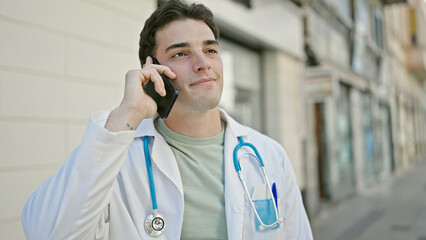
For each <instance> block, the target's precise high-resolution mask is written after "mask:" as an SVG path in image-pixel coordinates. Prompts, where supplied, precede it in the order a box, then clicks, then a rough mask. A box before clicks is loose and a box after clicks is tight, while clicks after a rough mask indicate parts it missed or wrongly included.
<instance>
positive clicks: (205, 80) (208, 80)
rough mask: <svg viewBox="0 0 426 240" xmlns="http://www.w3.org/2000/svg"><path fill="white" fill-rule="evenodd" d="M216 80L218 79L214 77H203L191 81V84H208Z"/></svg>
mask: <svg viewBox="0 0 426 240" xmlns="http://www.w3.org/2000/svg"><path fill="white" fill-rule="evenodd" d="M215 81H216V78H214V77H203V78H200V79H198V80H197V81H195V82H193V83H191V84H190V85H189V86H197V85H207V84H211V83H214V82H215Z"/></svg>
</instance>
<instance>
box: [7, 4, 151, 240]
mask: <svg viewBox="0 0 426 240" xmlns="http://www.w3.org/2000/svg"><path fill="white" fill-rule="evenodd" d="M156 2H157V1H156V0H142V1H141V0H126V1H118V0H103V1H102V0H70V1H66V0H31V1H28V0H0V36H1V37H0V133H1V134H0V191H1V192H2V197H1V198H0V239H25V237H24V233H23V231H22V227H21V222H20V215H21V211H22V208H23V205H24V203H25V201H26V199H27V198H28V197H29V195H30V194H31V193H32V192H33V191H34V190H35V189H36V188H37V187H38V186H39V185H40V184H41V183H42V182H43V181H44V180H45V179H46V178H48V177H49V176H50V175H51V174H53V173H54V172H55V171H56V169H57V168H58V167H59V166H60V164H61V163H62V162H64V161H65V160H66V158H67V156H68V155H69V154H70V152H71V151H72V149H74V148H75V147H76V146H77V144H78V143H79V142H80V139H81V137H82V135H83V132H84V130H85V127H86V123H87V119H88V116H89V114H90V113H91V112H92V111H96V110H100V109H111V108H113V107H115V106H116V105H117V104H119V102H120V100H121V97H122V89H123V79H124V75H125V73H126V71H127V70H128V69H130V68H137V67H139V62H138V58H137V51H138V39H139V32H140V30H141V29H142V27H143V23H144V21H145V19H146V17H147V16H148V15H149V14H150V13H151V12H152V10H153V9H154V8H155V7H156Z"/></svg>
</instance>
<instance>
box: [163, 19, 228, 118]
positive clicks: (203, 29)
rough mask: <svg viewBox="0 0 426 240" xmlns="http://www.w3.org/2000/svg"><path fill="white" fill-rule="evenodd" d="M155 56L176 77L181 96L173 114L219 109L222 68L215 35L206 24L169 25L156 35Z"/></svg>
mask: <svg viewBox="0 0 426 240" xmlns="http://www.w3.org/2000/svg"><path fill="white" fill-rule="evenodd" d="M156 41H157V49H156V52H155V57H156V58H157V59H158V61H159V62H160V63H161V64H162V65H166V66H168V67H169V68H170V69H171V70H172V71H173V72H174V73H175V74H176V76H177V77H176V78H175V79H173V80H172V81H173V83H174V84H175V86H176V87H177V89H178V90H179V97H178V99H177V101H176V104H175V106H174V107H173V110H172V112H173V111H184V112H185V111H199V112H203V111H207V110H210V109H213V108H215V107H217V106H218V104H219V100H220V97H221V94H222V86H223V80H222V76H223V66H222V60H221V58H220V56H219V48H218V47H219V46H218V44H217V42H216V40H215V37H214V35H213V32H212V31H211V29H210V28H209V27H208V26H207V24H205V23H204V22H203V21H199V20H193V19H186V20H178V21H173V22H171V23H169V24H167V25H166V26H165V27H164V28H163V29H161V30H159V31H158V32H157V34H156Z"/></svg>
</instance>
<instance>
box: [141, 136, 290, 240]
mask: <svg viewBox="0 0 426 240" xmlns="http://www.w3.org/2000/svg"><path fill="white" fill-rule="evenodd" d="M238 141H239V143H238V145H237V146H236V147H235V148H234V152H233V160H234V166H235V170H236V171H237V173H238V177H239V179H240V180H241V183H242V185H243V187H244V190H245V192H246V195H247V197H248V198H249V200H250V203H251V207H252V209H253V212H254V214H255V215H256V218H257V220H258V221H259V223H260V225H259V230H260V231H263V230H266V229H271V228H274V227H276V226H277V225H278V224H280V223H282V222H283V218H279V216H278V208H277V202H276V199H275V197H272V201H273V206H274V210H275V219H276V221H275V222H274V223H272V224H269V225H268V224H265V223H264V222H263V221H262V219H261V218H260V216H259V214H258V212H257V210H256V207H255V206H254V203H253V200H252V198H251V196H250V194H249V191H248V188H247V185H246V181H245V178H244V176H243V174H242V172H241V165H240V161H239V159H238V150H240V149H241V148H242V147H249V148H250V149H252V150H253V152H254V157H255V158H256V159H257V161H258V163H259V166H260V168H261V170H262V173H263V177H264V180H265V182H266V184H267V187H268V190H269V193H270V196H276V189H275V184H274V185H273V187H271V184H270V182H269V179H268V176H267V173H266V170H265V166H264V163H263V160H262V158H261V156H260V154H259V152H258V150H257V148H256V147H255V146H254V145H253V144H251V143H247V142H244V140H243V138H242V137H238ZM148 142H149V136H144V139H143V146H144V155H145V163H146V171H147V175H148V181H149V190H150V193H151V201H152V210H153V213H152V214H150V215H149V216H148V217H147V218H146V220H145V230H146V231H147V233H148V234H150V235H151V236H159V235H160V234H162V233H163V231H164V228H165V221H164V218H163V217H162V216H161V215H160V214H158V206H157V195H156V193H155V184H154V177H153V174H152V163H151V157H150V154H149V145H148ZM245 154H248V155H253V154H252V153H245ZM274 191H275V192H274ZM155 221H157V223H159V224H156V222H155ZM157 226H161V227H159V228H158V229H157Z"/></svg>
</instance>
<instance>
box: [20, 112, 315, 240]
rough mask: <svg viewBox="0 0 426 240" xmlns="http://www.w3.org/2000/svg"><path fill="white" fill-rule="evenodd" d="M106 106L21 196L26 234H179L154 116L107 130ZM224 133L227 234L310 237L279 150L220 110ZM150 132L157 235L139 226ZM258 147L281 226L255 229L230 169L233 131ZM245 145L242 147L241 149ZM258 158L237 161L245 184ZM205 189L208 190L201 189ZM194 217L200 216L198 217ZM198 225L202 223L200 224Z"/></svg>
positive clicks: (177, 182)
mask: <svg viewBox="0 0 426 240" xmlns="http://www.w3.org/2000/svg"><path fill="white" fill-rule="evenodd" d="M109 114H110V112H109V111H101V112H96V113H93V114H92V115H91V118H90V121H89V125H88V128H87V130H86V133H85V135H84V138H83V141H82V143H81V145H80V146H79V147H78V148H77V149H75V150H74V151H73V153H72V154H71V156H70V158H69V159H68V161H66V162H65V163H64V164H63V166H62V167H61V168H60V169H59V170H58V172H57V173H56V174H55V175H53V176H52V177H50V178H49V179H48V180H47V181H46V182H45V183H44V184H43V185H42V186H41V187H40V188H39V189H38V190H37V191H36V192H34V193H33V194H32V195H31V197H30V199H29V200H28V201H27V203H26V205H25V207H24V210H23V214H22V223H23V227H24V230H25V233H26V234H27V237H28V239H37V240H40V239H108V238H109V239H110V240H122V239H126V240H133V239H179V236H180V233H181V227H182V221H183V212H184V199H183V188H182V182H181V178H180V173H179V169H178V166H177V163H176V161H175V158H174V155H173V153H172V151H171V149H170V147H168V145H167V143H166V142H165V141H164V139H163V138H162V136H161V135H160V134H159V133H158V132H157V131H156V130H155V128H154V124H153V120H152V119H147V120H144V121H143V122H142V123H141V125H140V126H139V127H138V129H137V131H123V132H119V133H112V132H109V131H107V130H106V129H105V128H104V124H105V122H106V120H107V118H108V116H109ZM221 117H222V119H224V120H225V121H226V122H227V125H226V126H227V128H226V132H225V147H224V154H225V164H224V165H225V208H226V209H225V210H226V223H227V228H228V238H229V239H256V240H258V239H291V240H293V239H312V233H311V229H310V225H309V221H308V218H307V216H306V212H305V209H304V206H303V203H302V199H301V194H300V191H299V189H298V187H297V185H296V180H295V175H294V171H293V169H292V167H291V164H290V161H289V159H288V157H287V156H286V153H285V151H284V149H283V148H282V147H281V146H280V145H279V144H278V143H277V142H275V141H273V140H272V139H270V138H268V137H266V136H264V135H262V134H260V133H258V132H256V131H254V130H253V129H250V128H248V127H246V126H243V125H240V124H239V123H237V122H236V121H234V120H233V119H232V118H231V117H229V116H228V115H227V114H226V113H225V112H224V111H222V110H221ZM146 135H147V136H151V138H150V144H149V148H150V151H151V159H152V171H153V176H154V181H155V187H156V194H157V202H158V212H159V213H160V214H162V215H163V217H164V219H165V221H166V228H165V231H164V233H163V234H162V235H160V236H159V237H151V236H149V235H148V234H147V233H146V232H145V228H144V222H145V218H146V217H147V216H148V215H149V214H151V213H152V203H151V197H150V190H149V185H148V180H147V179H148V178H147V174H146V168H145V158H144V150H143V136H146ZM238 136H242V137H243V138H244V140H245V141H246V142H249V143H252V144H253V145H254V146H256V147H257V149H258V151H259V153H260V154H261V156H262V158H263V161H264V162H265V167H266V170H267V172H268V174H269V178H270V181H271V182H275V183H276V186H277V194H278V207H279V214H280V216H281V217H284V223H283V224H281V226H280V228H279V229H276V230H268V231H265V232H259V231H257V230H256V229H255V227H254V221H255V220H254V218H255V216H254V214H253V212H252V210H251V208H250V203H249V201H248V198H247V197H246V195H245V192H244V190H243V187H242V185H241V182H240V180H239V178H238V175H237V173H236V171H235V168H234V164H233V157H232V152H233V150H234V147H235V146H236V145H237V144H238V140H237V137H238ZM242 151H243V150H242ZM255 164H257V163H254V161H249V160H243V161H242V163H241V168H242V169H243V173H244V175H245V176H246V179H247V185H248V186H249V188H250V191H252V188H253V187H252V186H254V185H256V184H259V183H262V181H263V180H262V175H261V174H260V171H259V168H258V167H257V165H255ZM206 191H208V189H206ZM199 220H200V221H203V218H202V216H200V219H199ZM200 231H202V229H200Z"/></svg>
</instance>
